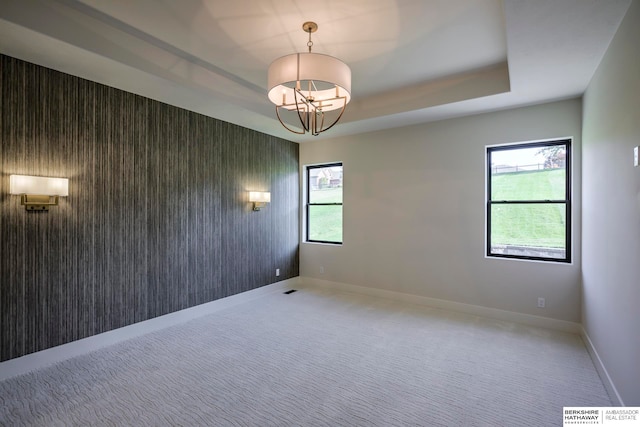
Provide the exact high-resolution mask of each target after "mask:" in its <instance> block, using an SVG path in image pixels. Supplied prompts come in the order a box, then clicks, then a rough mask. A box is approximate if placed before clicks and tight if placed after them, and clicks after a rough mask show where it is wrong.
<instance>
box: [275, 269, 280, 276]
mask: <svg viewBox="0 0 640 427" xmlns="http://www.w3.org/2000/svg"><path fill="white" fill-rule="evenodd" d="M279 275H280V269H279V268H276V276H279Z"/></svg>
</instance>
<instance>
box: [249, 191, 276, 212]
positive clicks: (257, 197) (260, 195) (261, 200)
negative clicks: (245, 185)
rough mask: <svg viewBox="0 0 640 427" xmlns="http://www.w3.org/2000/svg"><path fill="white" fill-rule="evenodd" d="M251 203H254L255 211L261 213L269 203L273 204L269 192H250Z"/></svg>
mask: <svg viewBox="0 0 640 427" xmlns="http://www.w3.org/2000/svg"><path fill="white" fill-rule="evenodd" d="M249 201H250V202H253V210H254V211H259V210H260V208H263V207H265V206H266V204H267V203H271V193H269V192H268V191H249Z"/></svg>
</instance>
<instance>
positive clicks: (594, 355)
mask: <svg viewBox="0 0 640 427" xmlns="http://www.w3.org/2000/svg"><path fill="white" fill-rule="evenodd" d="M581 329H582V331H581V335H582V340H583V341H584V344H585V345H586V346H587V351H589V355H590V356H591V360H593V364H594V365H595V367H596V370H597V371H598V374H599V375H600V379H601V380H602V384H604V386H605V388H606V389H607V392H608V393H609V397H611V400H612V401H613V404H614V405H615V406H626V405H625V404H624V402H623V400H622V397H620V394H619V393H618V389H616V386H615V384H614V383H613V381H612V380H611V377H610V376H609V372H607V368H605V366H604V363H602V359H600V355H599V354H598V352H597V351H596V347H595V346H594V345H593V342H592V341H591V338H590V337H589V334H587V331H586V330H585V329H584V328H581Z"/></svg>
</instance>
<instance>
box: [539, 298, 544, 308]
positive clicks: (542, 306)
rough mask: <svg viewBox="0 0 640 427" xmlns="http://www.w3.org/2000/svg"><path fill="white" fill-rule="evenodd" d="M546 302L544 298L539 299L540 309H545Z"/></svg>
mask: <svg viewBox="0 0 640 427" xmlns="http://www.w3.org/2000/svg"><path fill="white" fill-rule="evenodd" d="M544 306H545V300H544V298H538V308H544Z"/></svg>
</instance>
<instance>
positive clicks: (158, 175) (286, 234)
mask: <svg viewBox="0 0 640 427" xmlns="http://www.w3.org/2000/svg"><path fill="white" fill-rule="evenodd" d="M0 90H1V96H0V120H1V121H0V135H1V138H2V147H1V150H0V334H1V340H0V345H1V349H0V361H4V360H8V359H11V358H15V357H18V356H22V355H25V354H28V353H32V352H35V351H39V350H43V349H46V348H49V347H53V346H56V345H60V344H63V343H67V342H70V341H74V340H77V339H80V338H84V337H88V336H91V335H94V334H98V333H101V332H105V331H108V330H111V329H114V328H118V327H121V326H125V325H129V324H132V323H135V322H139V321H142V320H146V319H150V318H153V317H156V316H159V315H162V314H166V313H169V312H173V311H176V310H180V309H184V308H187V307H192V306H194V305H198V304H202V303H205V302H208V301H212V300H215V299H218V298H222V297H225V296H228V295H232V294H236V293H239V292H243V291H246V290H249V289H254V288H257V287H260V286H263V285H266V284H270V283H273V282H276V281H278V280H283V279H287V278H291V277H295V276H297V275H298V264H299V261H298V242H299V236H298V216H299V212H298V211H299V187H298V169H299V164H298V144H295V143H292V142H289V141H285V140H282V139H278V138H275V137H272V136H268V135H264V134H261V133H258V132H256V131H252V130H249V129H246V128H242V127H239V126H236V125H232V124H229V123H225V122H221V121H218V120H215V119H212V118H209V117H206V116H202V115H199V114H196V113H193V112H189V111H186V110H182V109H180V108H176V107H172V106H169V105H166V104H163V103H160V102H157V101H153V100H151V99H147V98H143V97H141V96H137V95H134V94H131V93H127V92H123V91H121V90H117V89H114V88H110V87H107V86H104V85H100V84H97V83H94V82H90V81H87V80H83V79H81V78H78V77H74V76H70V75H67V74H63V73H59V72H56V71H53V70H49V69H46V68H43V67H39V66H36V65H33V64H29V63H26V62H23V61H20V60H17V59H13V58H10V57H7V56H3V55H0ZM11 174H25V175H42V176H59V177H67V178H69V179H70V182H69V187H70V189H69V192H70V194H69V197H66V198H61V202H60V206H58V207H53V208H51V210H50V211H49V212H48V213H27V212H26V211H25V209H24V207H22V206H20V199H19V197H17V196H10V195H9V194H8V192H9V175H11ZM249 190H269V191H271V194H272V199H271V200H272V202H271V204H270V205H269V206H267V207H266V208H265V209H263V210H262V211H260V212H253V211H252V210H251V205H250V204H249V203H248V200H247V199H248V194H247V192H248V191H249ZM276 268H279V269H280V273H281V274H280V277H276V276H275V269H276Z"/></svg>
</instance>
